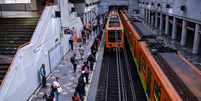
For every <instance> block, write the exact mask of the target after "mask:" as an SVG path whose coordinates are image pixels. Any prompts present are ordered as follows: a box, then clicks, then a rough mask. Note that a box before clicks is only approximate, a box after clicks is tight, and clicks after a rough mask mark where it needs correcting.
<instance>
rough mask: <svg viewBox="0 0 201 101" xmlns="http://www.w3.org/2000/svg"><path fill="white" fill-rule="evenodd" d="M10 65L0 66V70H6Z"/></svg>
mask: <svg viewBox="0 0 201 101" xmlns="http://www.w3.org/2000/svg"><path fill="white" fill-rule="evenodd" d="M9 66H10V64H9V65H6V66H0V70H8V68H9Z"/></svg>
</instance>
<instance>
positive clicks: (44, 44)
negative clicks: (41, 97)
mask: <svg viewBox="0 0 201 101" xmlns="http://www.w3.org/2000/svg"><path fill="white" fill-rule="evenodd" d="M67 5H68V6H67ZM69 5H70V6H71V5H73V4H68V2H65V3H64V5H63V6H61V7H63V8H59V7H58V5H55V6H46V9H45V10H44V12H43V15H42V17H41V20H40V22H39V23H38V25H37V28H36V30H35V33H34V35H33V37H32V40H31V42H30V44H28V45H26V46H24V47H23V48H21V49H19V51H18V53H17V55H16V58H15V60H14V62H13V64H12V66H11V70H10V71H9V72H8V75H7V77H6V79H5V81H4V84H3V86H2V87H1V89H0V101H26V100H27V99H28V98H29V97H30V96H31V95H32V93H33V92H34V91H35V90H36V89H37V88H38V87H39V86H40V84H41V83H42V82H41V80H42V78H41V74H40V67H41V65H42V64H43V63H44V64H45V65H46V67H45V69H46V75H47V76H48V75H49V74H50V73H51V72H52V71H53V69H54V68H56V66H57V64H58V63H59V62H60V60H61V59H62V57H63V56H64V55H65V54H66V53H67V52H68V51H69V48H70V47H69V41H68V40H69V39H70V37H72V36H71V35H64V34H63V33H64V31H63V30H64V29H65V28H66V27H68V28H72V27H74V28H75V31H77V37H78V38H79V36H81V35H80V30H81V28H82V22H81V19H80V18H79V17H77V16H76V12H74V13H69ZM61 9H63V11H64V10H66V11H65V12H64V13H61V14H63V15H64V16H63V18H62V17H61V18H56V17H54V15H55V11H60V10H61ZM61 11H62V10H61ZM65 13H68V14H69V15H68V16H66V15H67V14H65ZM62 23H63V24H62ZM63 26H65V27H63ZM61 36H63V37H61ZM52 52H53V53H52ZM55 54H58V55H55ZM53 58H54V60H52V59H53ZM51 61H55V63H50V62H51ZM50 64H51V66H52V67H51V66H50Z"/></svg>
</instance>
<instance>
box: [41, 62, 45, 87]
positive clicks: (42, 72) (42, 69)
mask: <svg viewBox="0 0 201 101" xmlns="http://www.w3.org/2000/svg"><path fill="white" fill-rule="evenodd" d="M40 72H41V75H42V77H43V78H42V82H43V87H47V86H46V71H45V64H42V66H41V68H40Z"/></svg>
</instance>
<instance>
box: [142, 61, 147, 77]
mask: <svg viewBox="0 0 201 101" xmlns="http://www.w3.org/2000/svg"><path fill="white" fill-rule="evenodd" d="M142 70H143V72H144V74H145V71H146V62H145V60H144V58H143V61H142Z"/></svg>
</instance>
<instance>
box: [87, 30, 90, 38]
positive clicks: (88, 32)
mask: <svg viewBox="0 0 201 101" xmlns="http://www.w3.org/2000/svg"><path fill="white" fill-rule="evenodd" d="M89 34H90V31H89V28H87V39H89Z"/></svg>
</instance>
